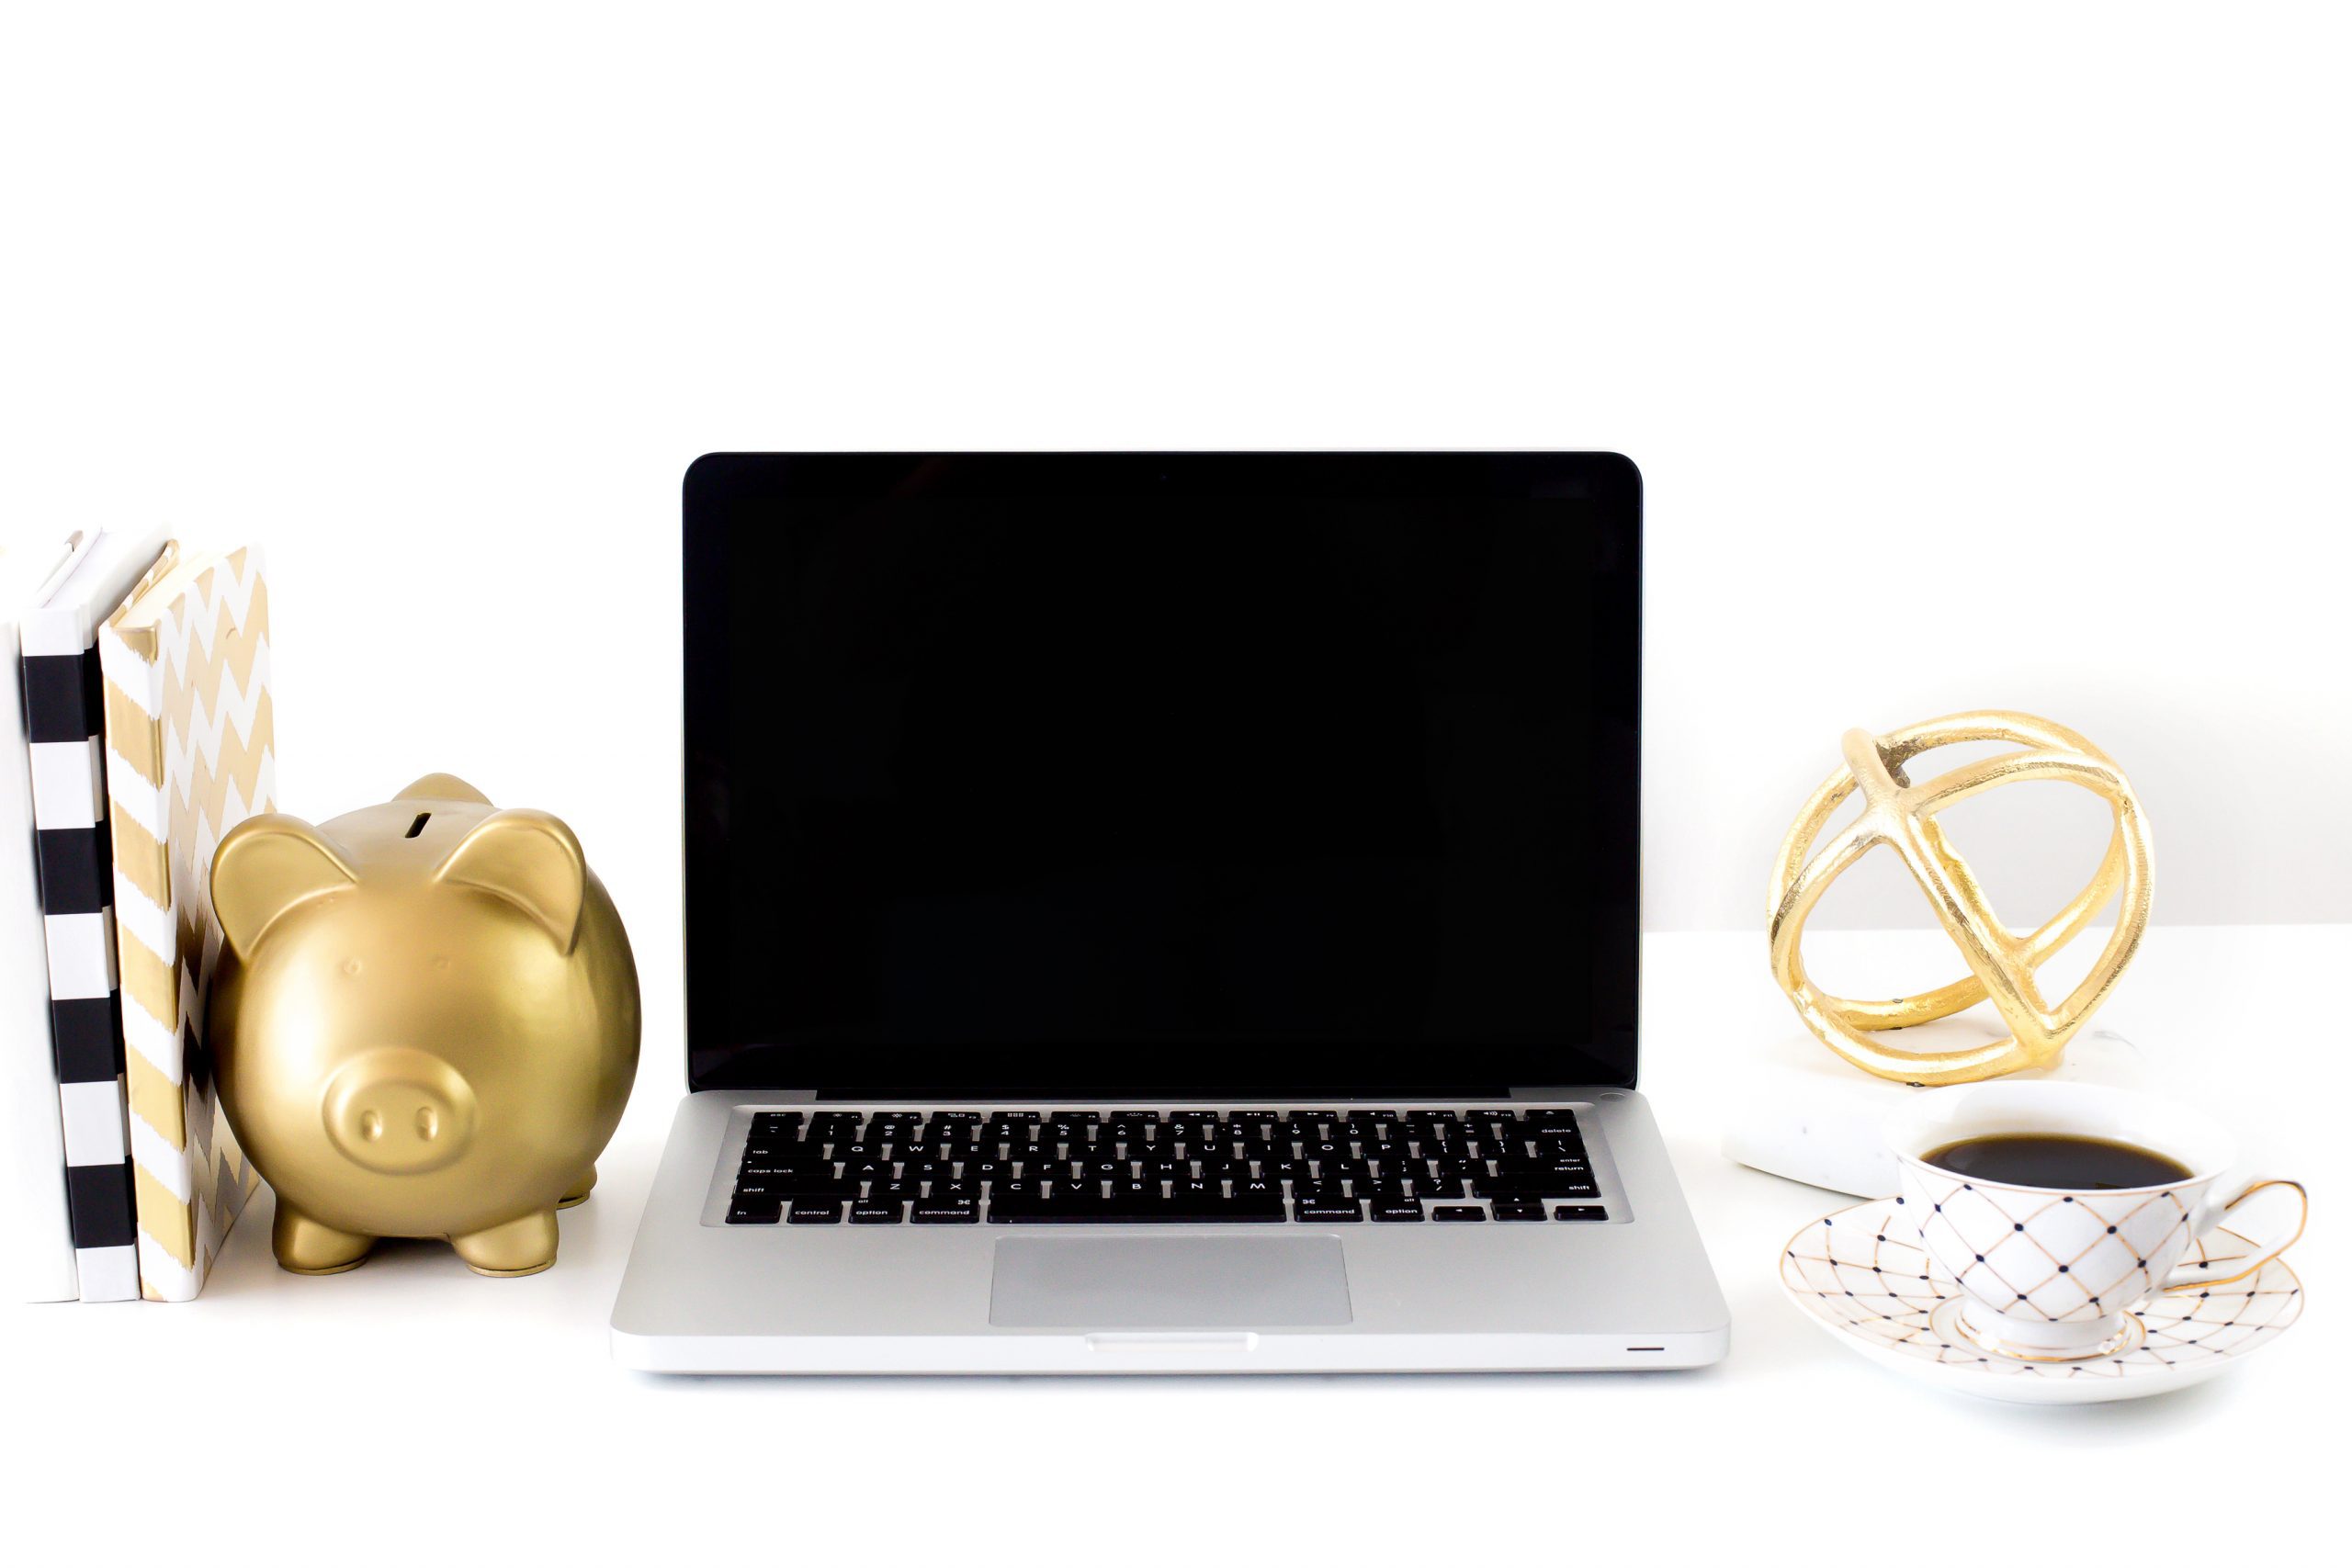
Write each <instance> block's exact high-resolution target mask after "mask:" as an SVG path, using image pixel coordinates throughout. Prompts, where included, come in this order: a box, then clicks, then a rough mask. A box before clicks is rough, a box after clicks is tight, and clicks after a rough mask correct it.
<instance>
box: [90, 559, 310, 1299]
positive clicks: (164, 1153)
mask: <svg viewBox="0 0 2352 1568" xmlns="http://www.w3.org/2000/svg"><path fill="white" fill-rule="evenodd" d="M98 642H99V656H100V660H101V664H102V673H103V676H104V681H105V705H106V715H107V792H108V795H109V796H110V808H111V822H112V826H113V833H114V894H115V908H116V912H117V932H118V935H119V939H120V959H121V967H122V973H123V985H122V1025H123V1040H124V1043H125V1045H126V1047H127V1051H126V1061H127V1064H128V1067H129V1075H128V1076H129V1083H130V1153H131V1158H132V1162H133V1180H134V1186H135V1190H136V1195H137V1201H138V1245H139V1270H140V1289H141V1292H142V1293H143V1294H145V1295H146V1297H147V1298H148V1299H149V1300H150V1301H174V1302H179V1301H192V1300H194V1299H195V1298H196V1295H197V1292H199V1291H201V1290H202V1289H203V1288H204V1280H205V1276H206V1275H207V1273H209V1271H210V1269H211V1266H212V1259H213V1258H214V1257H215V1256H217V1255H218V1253H219V1251H220V1246H221V1244H222V1242H223V1241H224V1240H225V1239H226V1238H227V1235H228V1231H229V1227H230V1226H231V1225H232V1224H233V1223H234V1222H235V1220H236V1217H237V1214H238V1213H239V1212H240V1211H241V1210H243V1207H244V1203H245V1200H246V1199H247V1198H249V1197H250V1196H251V1195H252V1193H253V1191H254V1187H255V1185H256V1184H257V1179H256V1178H255V1177H254V1173H253V1169H252V1167H251V1166H250V1165H249V1164H248V1163H247V1162H246V1160H245V1158H244V1155H243V1151H242V1150H241V1149H240V1148H239V1147H238V1146H237V1142H236V1138H235V1136H234V1134H233V1133H232V1130H231V1128H230V1127H229V1125H228V1122H227V1119H226V1118H225V1117H223V1116H221V1115H220V1105H219V1100H218V1097H217V1092H216V1089H215V1086H214V1084H213V1080H212V1072H211V1058H210V1054H209V1052H208V1051H207V1050H205V1048H204V1029H205V1018H204V1009H205V998H206V997H207V995H208V993H209V988H210V983H211V970H212V964H213V960H214V958H215V956H216V955H217V953H218V951H219V945H220V929H219V926H218V923H217V922H216V921H215V920H214V919H213V916H212V900H211V872H212V868H211V863H210V857H211V852H212V848H213V846H214V845H215V844H217V843H218V842H220V839H221V837H222V836H223V835H224V834H226V833H227V832H228V830H229V829H231V828H232V827H234V826H235V825H236V824H237V823H239V822H241V821H243V819H244V818H246V817H248V816H251V815H252V814H253V813H254V812H256V811H267V810H271V809H274V808H275V805H276V784H275V773H276V759H275V757H274V755H273V753H272V749H271V739H272V728H273V724H272V718H271V710H270V697H269V685H270V679H269V601H268V590H267V587H266V584H265V583H264V581H263V580H262V575H261V558H260V554H259V552H258V551H257V550H253V549H250V548H248V549H245V550H240V551H238V552H236V553H235V554H233V555H232V556H230V557H228V558H226V559H224V560H222V561H221V562H220V563H219V564H218V565H216V566H214V567H213V568H211V569H210V570H206V571H204V572H202V573H200V574H199V575H198V577H196V578H195V579H194V580H193V581H190V582H189V584H188V585H187V589H186V590H185V592H183V594H182V595H181V597H180V599H179V600H178V601H177V602H176V603H175V604H172V605H170V606H168V607H167V608H166V609H165V611H164V613H163V615H160V616H159V617H158V618H157V619H156V621H155V622H154V623H153V625H152V626H147V627H145V628H143V629H134V630H131V631H130V632H128V633H126V632H125V631H124V630H123V629H121V628H119V627H118V626H115V625H113V624H109V625H107V626H106V627H104V628H102V629H101V631H100V633H99V639H98Z"/></svg>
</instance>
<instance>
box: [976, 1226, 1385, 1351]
mask: <svg viewBox="0 0 2352 1568" xmlns="http://www.w3.org/2000/svg"><path fill="white" fill-rule="evenodd" d="M1353 1315H1354V1314H1352V1313H1351V1312H1350V1310H1349V1307H1348V1266H1347V1262H1346V1259H1345V1257H1344V1255H1343V1252H1342V1249H1341V1247H1340V1241H1339V1238H1338V1237H1337V1236H1328V1235H1320V1236H1317V1235H1298V1236H1256V1237H1251V1236H1231V1237H1227V1236H1181V1235H1154V1236H1116V1237H1111V1236H1061V1237H1056V1236H1035V1237H1031V1236H1008V1237H1006V1238H1004V1239H1003V1240H1001V1241H999V1242H998V1243H997V1244H996V1284H995V1289H994V1290H993V1292H991V1293H990V1295H989V1323H991V1324H993V1325H995V1326H997V1327H999V1328H1313V1327H1322V1326H1327V1325H1331V1324H1340V1323H1347V1322H1349V1321H1351V1319H1352V1317H1353Z"/></svg>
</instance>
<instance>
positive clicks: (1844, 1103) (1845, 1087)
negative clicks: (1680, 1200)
mask: <svg viewBox="0 0 2352 1568" xmlns="http://www.w3.org/2000/svg"><path fill="white" fill-rule="evenodd" d="M1938 1043H1939V1045H1941V1044H1943V1043H1945V1042H1941V1041H1939V1042H1938ZM2010 1076H2011V1077H2015V1078H2020V1079H2027V1080H2031V1079H2037V1078H2050V1079H2055V1080H2057V1081H2059V1082H2062V1083H2099V1084H2113V1085H2115V1086H2117V1087H2119V1088H2147V1087H2149V1086H2150V1080H2151V1078H2152V1077H2153V1074H2152V1071H2151V1069H2150V1068H2149V1066H2148V1065H2147V1063H2146V1061H2145V1060H2144V1059H2143V1057H2142V1056H2141V1055H2140V1053H2139V1051H2138V1049H2137V1048H2136V1047H2134V1046H2133V1045H2132V1043H2131V1042H2130V1041H2128V1040H2126V1039H2124V1038H2123V1037H2122V1036H2121V1035H2120V1034H2117V1033H2115V1032H2112V1031H2110V1030H2104V1029H2101V1030H2093V1031H2090V1032H2086V1033H2085V1034H2082V1035H2080V1036H2078V1037H2077V1038H2076V1039H2075V1040H2074V1041H2072V1042H2071V1043H2068V1045H2067V1047H2066V1055H2064V1058H2062V1059H2061V1060H2060V1062H2059V1064H2058V1066H2055V1067H2052V1068H2048V1069H2046V1070H2042V1071H2038V1072H2028V1073H2016V1074H2012V1075H2010ZM1730 1089H1731V1093H1730V1095H1729V1097H1728V1099H1727V1101H1726V1103H1728V1104H1729V1105H1730V1106H1731V1107H1733V1110H1732V1111H1731V1112H1730V1114H1729V1116H1728V1117H1727V1118H1726V1120H1725V1123H1724V1154H1725V1155H1727V1156H1730V1157H1731V1158H1733V1159H1735V1160H1737V1161H1738V1162H1739V1163H1740V1164H1742V1165H1746V1166H1753V1167H1754V1168H1757V1169H1758V1170H1761V1171H1768V1172H1770V1174H1772V1175H1774V1176H1785V1177H1787V1178H1789V1179H1791V1180H1792V1181H1804V1182H1808V1183H1810V1184H1811V1185H1813V1186H1815V1187H1826V1188H1827V1189H1829V1190H1831V1191H1833V1192H1850V1193H1852V1194H1853V1195H1854V1196H1855V1197H1857V1198H1892V1197H1893V1196H1894V1193H1895V1190H1896V1188H1897V1186H1898V1185H1899V1184H1898V1182H1897V1180H1896V1179H1895V1168H1894V1156H1893V1155H1891V1154H1889V1153H1888V1152H1887V1149H1886V1141H1885V1139H1884V1138H1883V1136H1882V1135H1881V1134H1880V1132H1879V1129H1880V1127H1881V1125H1882V1124H1883V1122H1885V1120H1886V1118H1887V1116H1888V1115H1889V1114H1890V1113H1891V1112H1893V1111H1894V1109H1895V1108H1896V1107H1897V1106H1899V1105H1901V1104H1902V1103H1903V1102H1904V1101H1905V1100H1907V1099H1908V1098H1910V1097H1911V1096H1912V1095H1915V1094H1932V1093H1934V1092H1935V1091H1934V1090H1932V1089H1914V1088H1912V1087H1911V1086H1910V1085H1908V1084H1899V1083H1889V1082H1887V1081H1886V1080H1885V1079H1884V1078H1874V1077H1871V1076H1870V1075H1869V1074H1868V1073H1865V1072H1863V1071H1861V1070H1860V1068H1858V1067H1852V1066H1848V1065H1847V1064H1846V1063H1844V1062H1843V1061H1840V1060H1839V1059H1838V1057H1837V1056H1835V1055H1831V1053H1830V1051H1829V1048H1828V1047H1827V1046H1826V1045H1824V1044H1822V1043H1821V1042H1820V1041H1818V1040H1815V1038H1814V1037H1813V1036H1812V1035H1810V1034H1806V1033H1803V1032H1798V1033H1793V1034H1790V1035H1788V1036H1786V1037H1784V1038H1782V1039H1779V1040H1775V1041H1773V1042H1772V1043H1770V1045H1767V1046H1765V1047H1763V1048H1761V1049H1759V1050H1758V1051H1756V1052H1755V1053H1754V1055H1752V1057H1751V1058H1750V1059H1749V1061H1748V1062H1747V1065H1746V1066H1743V1067H1742V1068H1741V1069H1740V1070H1739V1072H1738V1073H1737V1074H1736V1075H1735V1077H1734V1079H1733V1082H1732V1084H1731V1085H1730Z"/></svg>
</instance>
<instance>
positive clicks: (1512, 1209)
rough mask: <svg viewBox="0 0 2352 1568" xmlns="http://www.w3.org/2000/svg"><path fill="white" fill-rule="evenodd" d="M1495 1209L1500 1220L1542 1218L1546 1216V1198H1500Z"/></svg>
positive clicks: (1496, 1216)
mask: <svg viewBox="0 0 2352 1568" xmlns="http://www.w3.org/2000/svg"><path fill="white" fill-rule="evenodd" d="M1494 1210H1495V1218H1497V1219H1498V1220H1540V1219H1542V1218H1543V1217H1544V1200H1543V1199H1541V1198H1499V1199H1497V1200H1496V1201H1495V1204H1494Z"/></svg>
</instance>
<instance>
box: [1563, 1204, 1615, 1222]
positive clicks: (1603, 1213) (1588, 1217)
mask: <svg viewBox="0 0 2352 1568" xmlns="http://www.w3.org/2000/svg"><path fill="white" fill-rule="evenodd" d="M1552 1217H1553V1218H1554V1219H1555V1220H1584V1221H1588V1222H1589V1221H1593V1220H1605V1219H1607V1218H1608V1217H1609V1211H1608V1210H1607V1209H1604V1208H1602V1207H1601V1206H1600V1204H1598V1203H1563V1204H1561V1205H1560V1206H1559V1207H1558V1208H1556V1209H1555V1210H1553V1211H1552Z"/></svg>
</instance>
